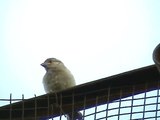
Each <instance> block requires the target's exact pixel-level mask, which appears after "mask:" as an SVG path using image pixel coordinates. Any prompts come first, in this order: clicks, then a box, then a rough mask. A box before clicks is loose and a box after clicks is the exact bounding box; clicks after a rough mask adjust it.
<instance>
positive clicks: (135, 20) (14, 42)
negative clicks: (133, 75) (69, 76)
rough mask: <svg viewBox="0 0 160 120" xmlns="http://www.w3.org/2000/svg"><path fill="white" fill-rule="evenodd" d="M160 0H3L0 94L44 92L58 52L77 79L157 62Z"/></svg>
mask: <svg viewBox="0 0 160 120" xmlns="http://www.w3.org/2000/svg"><path fill="white" fill-rule="evenodd" d="M159 42H160V0H96V1H95V0H80V1H78V0H72V1H71V0H64V1H63V0H58V1H54V0H45V1H44V0H0V58H1V59H0V82H1V84H0V98H9V95H10V93H12V95H13V98H21V95H22V94H24V96H25V98H30V97H34V94H36V95H37V96H39V95H42V94H44V93H45V92H44V89H43V85H42V78H43V75H44V74H45V70H44V68H42V67H41V66H40V64H41V63H42V62H43V61H44V60H45V59H46V58H49V57H56V58H58V59H60V60H62V61H63V62H64V64H65V65H66V66H67V67H68V68H69V69H70V70H71V72H72V73H73V74H74V76H75V79H76V82H77V84H83V83H86V82H90V81H93V80H97V79H100V78H104V77H108V76H111V75H116V74H119V73H122V72H126V71H129V70H133V69H136V68H141V67H144V66H148V65H151V64H153V60H152V53H153V50H154V48H155V47H156V46H157V45H158V44H159Z"/></svg>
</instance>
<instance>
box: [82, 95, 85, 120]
mask: <svg viewBox="0 0 160 120" xmlns="http://www.w3.org/2000/svg"><path fill="white" fill-rule="evenodd" d="M85 110H86V95H85V96H84V104H83V120H84V117H85Z"/></svg>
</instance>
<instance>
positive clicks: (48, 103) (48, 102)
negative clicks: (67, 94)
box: [47, 94, 50, 116]
mask: <svg viewBox="0 0 160 120" xmlns="http://www.w3.org/2000/svg"><path fill="white" fill-rule="evenodd" d="M49 105H50V101H49V94H47V107H48V108H47V115H48V116H49V108H50V106H49Z"/></svg>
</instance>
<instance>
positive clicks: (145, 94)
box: [143, 83, 147, 120]
mask: <svg viewBox="0 0 160 120" xmlns="http://www.w3.org/2000/svg"><path fill="white" fill-rule="evenodd" d="M146 96H147V83H146V84H145V93H144V103H143V120H144V118H145V105H146V99H147V97H146Z"/></svg>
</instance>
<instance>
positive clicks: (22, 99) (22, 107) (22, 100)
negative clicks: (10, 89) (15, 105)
mask: <svg viewBox="0 0 160 120" xmlns="http://www.w3.org/2000/svg"><path fill="white" fill-rule="evenodd" d="M22 120H24V95H23V94H22Z"/></svg>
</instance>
